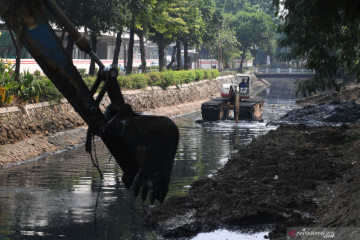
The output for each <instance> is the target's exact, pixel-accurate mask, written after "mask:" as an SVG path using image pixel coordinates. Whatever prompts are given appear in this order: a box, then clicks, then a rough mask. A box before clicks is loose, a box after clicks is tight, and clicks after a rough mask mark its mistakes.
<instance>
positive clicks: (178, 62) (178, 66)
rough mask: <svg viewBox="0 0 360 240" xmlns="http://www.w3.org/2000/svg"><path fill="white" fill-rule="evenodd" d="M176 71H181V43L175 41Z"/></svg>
mask: <svg viewBox="0 0 360 240" xmlns="http://www.w3.org/2000/svg"><path fill="white" fill-rule="evenodd" d="M176 70H178V71H179V70H181V43H180V41H179V40H177V41H176Z"/></svg>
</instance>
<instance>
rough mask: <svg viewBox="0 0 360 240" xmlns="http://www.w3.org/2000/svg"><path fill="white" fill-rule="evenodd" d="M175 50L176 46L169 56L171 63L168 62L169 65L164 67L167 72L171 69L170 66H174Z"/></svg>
mask: <svg viewBox="0 0 360 240" xmlns="http://www.w3.org/2000/svg"><path fill="white" fill-rule="evenodd" d="M176 49H177V46H176V45H175V46H174V47H173V52H172V54H171V61H170V62H169V64H168V65H167V66H166V69H167V70H169V69H170V68H171V67H172V65H173V64H174V62H175V61H176V59H175V55H176Z"/></svg>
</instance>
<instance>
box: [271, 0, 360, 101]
mask: <svg viewBox="0 0 360 240" xmlns="http://www.w3.org/2000/svg"><path fill="white" fill-rule="evenodd" d="M274 4H275V5H276V6H277V7H278V10H279V9H280V1H279V0H274ZM282 4H283V10H282V11H279V12H278V16H280V17H281V20H282V22H283V23H282V25H281V26H280V27H279V31H280V32H281V33H282V34H283V37H282V38H281V39H280V41H279V45H280V46H281V47H283V48H286V49H288V50H289V51H288V53H286V54H284V55H283V57H284V58H286V59H304V61H305V63H306V66H307V67H308V68H311V69H314V70H315V71H316V74H315V77H314V78H313V79H309V80H306V81H302V82H300V83H299V86H298V93H301V94H302V95H311V94H313V93H316V92H317V91H321V90H325V89H337V90H338V89H339V87H340V85H338V84H337V82H336V78H337V77H339V75H341V74H345V76H346V77H356V78H358V79H359V77H360V65H359V56H360V41H359V40H360V33H359V31H358V29H359V27H358V26H359V24H360V2H359V1H357V0H331V1H321V0H313V1H305V0H285V1H283V3H282Z"/></svg>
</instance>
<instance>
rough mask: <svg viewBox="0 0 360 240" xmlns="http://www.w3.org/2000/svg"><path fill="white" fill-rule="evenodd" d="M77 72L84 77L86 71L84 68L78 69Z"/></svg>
mask: <svg viewBox="0 0 360 240" xmlns="http://www.w3.org/2000/svg"><path fill="white" fill-rule="evenodd" d="M78 71H79V73H80V75H81V77H83V78H84V77H86V69H85V68H78Z"/></svg>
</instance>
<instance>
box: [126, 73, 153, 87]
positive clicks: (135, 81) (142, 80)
mask: <svg viewBox="0 0 360 240" xmlns="http://www.w3.org/2000/svg"><path fill="white" fill-rule="evenodd" d="M129 77H130V83H131V85H132V87H133V88H137V89H145V88H146V87H147V86H148V83H149V82H150V77H149V75H148V74H132V75H130V76H129Z"/></svg>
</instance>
